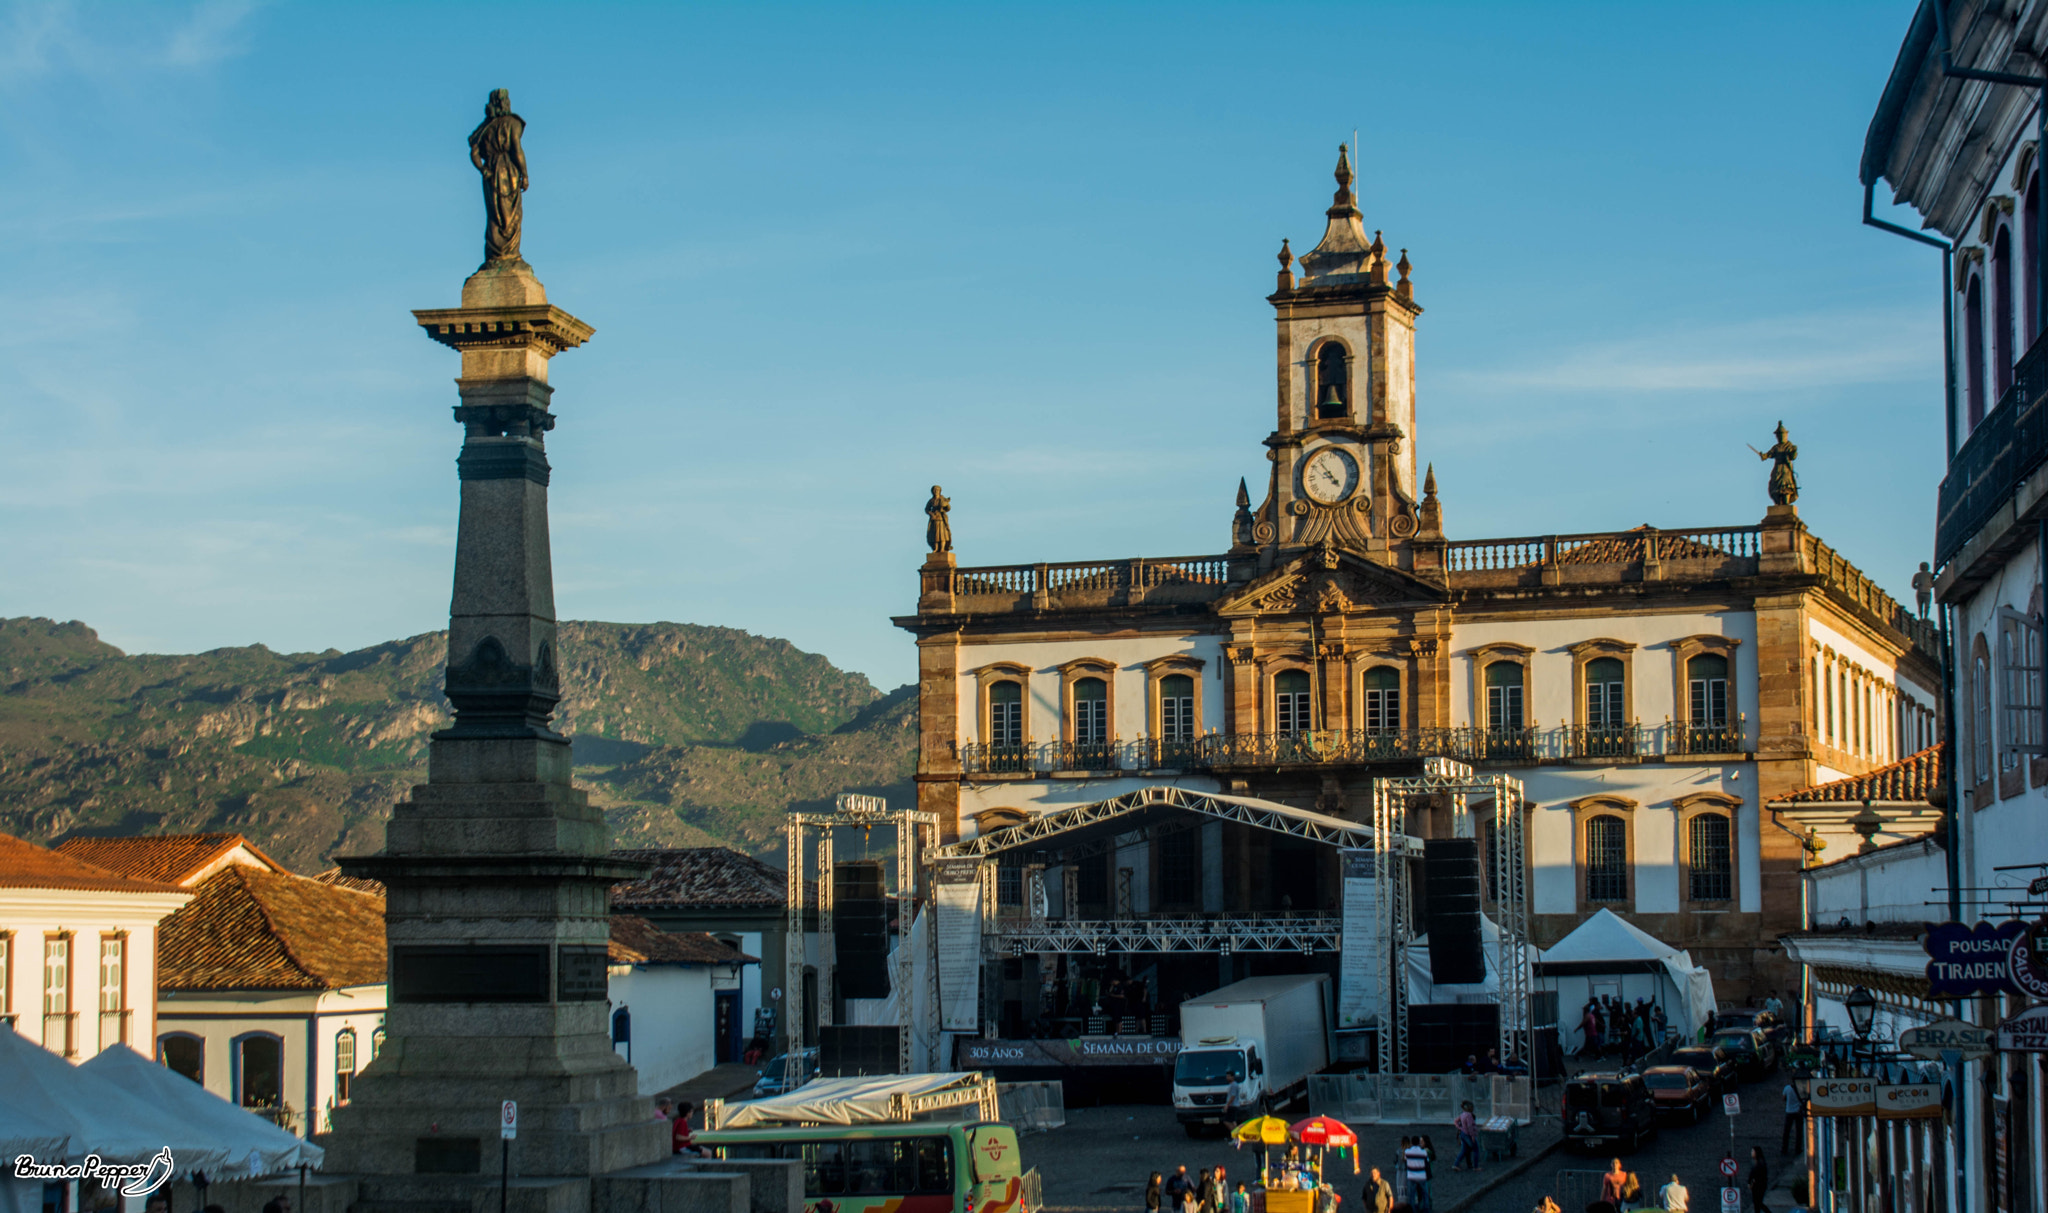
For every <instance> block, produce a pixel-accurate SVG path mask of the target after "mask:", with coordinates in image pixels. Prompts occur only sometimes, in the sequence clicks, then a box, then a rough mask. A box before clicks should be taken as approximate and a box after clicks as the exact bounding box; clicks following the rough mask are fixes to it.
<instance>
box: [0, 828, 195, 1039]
mask: <svg viewBox="0 0 2048 1213" xmlns="http://www.w3.org/2000/svg"><path fill="white" fill-rule="evenodd" d="M191 900H192V894H191V893H189V892H187V891H185V890H184V889H181V888H179V887H178V886H176V885H174V884H169V883H166V882H163V881H156V880H138V879H134V878H132V877H129V876H125V875H123V874H121V873H119V872H114V871H109V870H108V869H106V868H102V867H97V866H95V865H93V864H89V863H85V862H82V861H80V860H78V859H75V858H73V857H71V856H69V855H65V854H63V853H62V852H60V851H53V850H50V849H48V848H46V847H39V846H37V845H35V844H34V843H32V842H27V841H24V840H23V839H20V838H15V837H13V836H11V835H7V834H0V1024H5V1025H6V1026H8V1027H10V1028H12V1029H13V1030H14V1031H17V1032H20V1033H21V1034H22V1035H23V1036H26V1037H28V1038H29V1039H30V1040H34V1041H37V1042H39V1043H41V1044H42V1045H43V1047H44V1048H47V1049H49V1050H50V1051H51V1052H53V1053H59V1054H62V1055H63V1056H65V1057H68V1058H71V1059H72V1060H74V1061H83V1060H85V1059H86V1058H89V1057H91V1056H93V1055H94V1054H96V1053H98V1052H99V1051H100V1050H101V1049H103V1048H105V1047H107V1046H108V1045H111V1044H116V1043H119V1044H126V1045H129V1046H131V1047H134V1048H138V1049H142V1050H147V1049H148V1048H149V1042H150V1041H152V1040H154V1039H155V1036H156V1001H155V997H154V994H155V990H156V977H157V932H158V926H159V924H160V923H161V922H162V921H163V920H164V919H165V918H166V917H168V916H169V915H170V914H172V913H173V912H175V911H176V910H177V909H178V908H179V907H181V906H183V905H184V904H185V903H186V902H189V901H191Z"/></svg>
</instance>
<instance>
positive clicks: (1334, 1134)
mask: <svg viewBox="0 0 2048 1213" xmlns="http://www.w3.org/2000/svg"><path fill="white" fill-rule="evenodd" d="M1288 1132H1289V1133H1290V1134H1291V1135H1292V1136H1293V1138H1294V1140H1296V1141H1298V1142H1300V1143H1301V1144H1302V1145H1305V1146H1338V1147H1350V1146H1356V1145H1357V1144H1358V1134H1357V1133H1354V1132H1352V1130H1351V1126H1350V1125H1347V1124H1345V1123H1344V1122H1343V1121H1341V1120H1338V1119H1337V1118H1335V1117H1333V1116H1311V1117H1309V1118H1308V1119H1307V1120H1302V1121H1296V1122H1295V1123H1294V1125H1293V1126H1291V1127H1290V1128H1289V1129H1288Z"/></svg>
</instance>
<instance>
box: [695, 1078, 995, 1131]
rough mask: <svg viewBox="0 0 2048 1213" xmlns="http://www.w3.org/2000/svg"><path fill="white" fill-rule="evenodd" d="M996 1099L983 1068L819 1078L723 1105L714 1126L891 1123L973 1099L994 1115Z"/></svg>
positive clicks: (990, 1116)
mask: <svg viewBox="0 0 2048 1213" xmlns="http://www.w3.org/2000/svg"><path fill="white" fill-rule="evenodd" d="M995 1099H996V1092H995V1084H994V1083H993V1082H991V1081H989V1080H988V1079H986V1078H984V1077H982V1075H981V1074H980V1073H978V1072H970V1073H965V1074H901V1075H899V1074H889V1075H883V1076H881V1077H876V1078H820V1079H816V1080H813V1081H811V1082H807V1083H805V1084H804V1085H803V1086H801V1087H798V1088H797V1089H796V1090H794V1091H791V1092H789V1093H788V1094H787V1095H773V1096H770V1097H769V1098H767V1099H750V1100H747V1101H746V1102H744V1103H736V1104H729V1105H727V1106H726V1107H725V1108H723V1109H722V1110H720V1112H719V1114H718V1123H717V1125H716V1126H715V1127H716V1128H719V1129H744V1128H748V1127H750V1126H754V1125H775V1124H815V1125H868V1124H888V1123H891V1122H901V1121H906V1120H909V1119H911V1118H912V1117H913V1116H916V1115H918V1114H919V1113H922V1112H931V1111H937V1110H939V1109H941V1108H951V1107H958V1106H960V1105H962V1104H970V1103H980V1104H981V1105H982V1108H983V1115H984V1116H986V1117H987V1118H988V1119H991V1120H993V1119H994V1118H995Z"/></svg>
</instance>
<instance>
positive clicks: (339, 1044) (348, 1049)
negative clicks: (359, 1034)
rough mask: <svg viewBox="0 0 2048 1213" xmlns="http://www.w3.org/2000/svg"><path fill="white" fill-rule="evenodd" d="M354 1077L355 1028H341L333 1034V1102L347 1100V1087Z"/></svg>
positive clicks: (345, 1101) (339, 1102)
mask: <svg viewBox="0 0 2048 1213" xmlns="http://www.w3.org/2000/svg"><path fill="white" fill-rule="evenodd" d="M355 1077H356V1030H355V1029H354V1028H343V1029H342V1030H341V1031H339V1032H336V1033H335V1034H334V1102H335V1103H337V1104H344V1103H347V1102H348V1089H349V1086H350V1084H351V1083H353V1082H354V1081H355Z"/></svg>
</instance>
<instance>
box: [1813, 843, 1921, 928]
mask: <svg viewBox="0 0 2048 1213" xmlns="http://www.w3.org/2000/svg"><path fill="white" fill-rule="evenodd" d="M1811 880H1812V899H1813V901H1812V905H1813V919H1814V923H1815V925H1816V926H1820V927H1832V926H1835V925H1836V924H1838V923H1840V922H1841V921H1842V920H1843V919H1845V918H1846V919H1848V920H1849V922H1850V923H1851V924H1859V925H1860V924H1862V923H1865V922H1924V921H1926V920H1928V919H1930V918H1936V917H1946V916H1947V915H1946V914H1945V913H1943V912H1941V910H1940V908H1939V907H1936V906H1930V905H1928V904H1927V903H1928V902H1929V901H1934V900H1938V899H1940V898H1941V897H1942V896H1943V894H1942V893H1941V892H1940V891H1939V890H1942V889H1946V888H1947V887H1948V864H1947V860H1946V858H1945V857H1944V855H1943V852H1942V851H1941V849H1940V848H1939V847H1934V846H1932V845H1929V846H1927V847H1920V846H1913V847H1902V848H1899V849H1898V850H1895V851H1882V852H1878V853H1876V854H1873V855H1869V856H1865V857H1860V858H1856V859H1851V860H1847V861H1844V862H1839V863H1830V864H1828V865H1826V866H1824V867H1820V868H1816V869H1814V870H1813V873H1812V876H1811Z"/></svg>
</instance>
